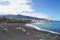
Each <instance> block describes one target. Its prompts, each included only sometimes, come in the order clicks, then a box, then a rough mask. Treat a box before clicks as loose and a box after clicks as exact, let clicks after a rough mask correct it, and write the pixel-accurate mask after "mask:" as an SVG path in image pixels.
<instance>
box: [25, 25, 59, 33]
mask: <svg viewBox="0 0 60 40" xmlns="http://www.w3.org/2000/svg"><path fill="white" fill-rule="evenodd" d="M26 26H27V27H28V26H29V27H31V28H35V29H37V30H39V31H40V30H41V31H46V32H50V33H54V34H60V33H58V32H54V31H50V30H46V29H41V28H39V27H37V26H35V25H32V24H26Z"/></svg>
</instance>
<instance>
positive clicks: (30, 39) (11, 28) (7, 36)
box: [0, 23, 60, 40]
mask: <svg viewBox="0 0 60 40" xmlns="http://www.w3.org/2000/svg"><path fill="white" fill-rule="evenodd" d="M5 26H7V28H8V31H6V32H3V30H2V29H3V28H4V27H5ZM17 26H19V27H22V28H23V29H25V30H26V32H24V31H22V30H17ZM0 40H60V35H59V34H53V33H50V32H44V31H38V30H36V29H31V28H27V27H26V26H25V24H24V23H5V24H4V23H0Z"/></svg>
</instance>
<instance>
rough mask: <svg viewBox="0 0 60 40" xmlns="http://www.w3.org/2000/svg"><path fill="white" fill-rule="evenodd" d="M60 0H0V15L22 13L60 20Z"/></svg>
mask: <svg viewBox="0 0 60 40" xmlns="http://www.w3.org/2000/svg"><path fill="white" fill-rule="evenodd" d="M59 2H60V1H59V0H53V1H52V0H0V15H8V14H12V15H18V14H21V15H28V16H34V17H39V18H47V19H54V20H60V19H59V17H60V11H59V10H60V8H59V7H60V6H59ZM57 4H58V5H57ZM57 15H58V16H57Z"/></svg>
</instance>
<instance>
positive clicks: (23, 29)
mask: <svg viewBox="0 0 60 40" xmlns="http://www.w3.org/2000/svg"><path fill="white" fill-rule="evenodd" d="M17 30H22V31H23V32H24V33H25V34H27V35H30V33H28V32H27V30H26V29H25V28H24V27H19V26H17Z"/></svg>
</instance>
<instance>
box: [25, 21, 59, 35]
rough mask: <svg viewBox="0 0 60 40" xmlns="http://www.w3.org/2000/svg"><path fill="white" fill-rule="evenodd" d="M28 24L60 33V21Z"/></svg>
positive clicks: (38, 28)
mask: <svg viewBox="0 0 60 40" xmlns="http://www.w3.org/2000/svg"><path fill="white" fill-rule="evenodd" d="M26 26H29V27H31V28H35V29H37V30H42V31H48V32H51V33H55V34H60V22H45V23H32V24H26Z"/></svg>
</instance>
